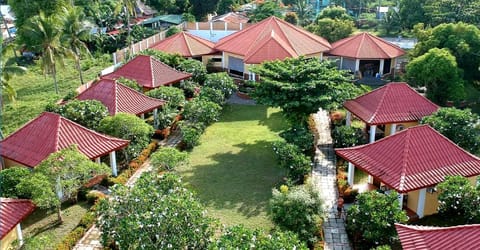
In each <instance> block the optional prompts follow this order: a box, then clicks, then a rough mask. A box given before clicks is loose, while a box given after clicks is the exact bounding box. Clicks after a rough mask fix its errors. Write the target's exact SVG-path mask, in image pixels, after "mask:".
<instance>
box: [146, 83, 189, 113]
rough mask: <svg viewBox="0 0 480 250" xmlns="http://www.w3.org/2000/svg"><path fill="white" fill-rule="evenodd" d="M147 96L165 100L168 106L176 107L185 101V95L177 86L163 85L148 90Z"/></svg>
mask: <svg viewBox="0 0 480 250" xmlns="http://www.w3.org/2000/svg"><path fill="white" fill-rule="evenodd" d="M146 95H147V96H150V97H153V98H157V99H161V100H165V101H166V102H167V105H168V106H169V107H170V108H173V109H177V108H178V107H182V106H183V104H184V103H185V95H183V91H182V90H181V89H179V88H175V87H170V86H165V87H161V88H156V89H152V90H150V91H148V92H147V93H146Z"/></svg>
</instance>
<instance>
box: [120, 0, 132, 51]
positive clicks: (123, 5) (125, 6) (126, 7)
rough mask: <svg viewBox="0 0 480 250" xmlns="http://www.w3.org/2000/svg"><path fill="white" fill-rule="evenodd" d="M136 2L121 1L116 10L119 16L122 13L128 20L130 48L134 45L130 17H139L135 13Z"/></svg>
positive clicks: (130, 0) (129, 0)
mask: <svg viewBox="0 0 480 250" xmlns="http://www.w3.org/2000/svg"><path fill="white" fill-rule="evenodd" d="M136 2H137V1H136V0H120V1H119V4H118V5H117V7H116V8H115V13H116V14H119V13H120V12H122V11H123V12H124V13H125V16H126V18H127V32H128V35H127V42H128V46H129V47H130V46H131V45H132V43H133V40H132V38H131V37H130V15H133V16H134V17H137V13H136V12H135V7H136V5H137V3H136Z"/></svg>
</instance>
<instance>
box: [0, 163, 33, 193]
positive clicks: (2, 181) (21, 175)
mask: <svg viewBox="0 0 480 250" xmlns="http://www.w3.org/2000/svg"><path fill="white" fill-rule="evenodd" d="M29 175H30V170H28V169H27V168H25V167H17V166H16V167H10V168H6V169H4V170H2V171H0V194H1V196H2V197H5V198H29V197H25V195H24V194H22V193H21V192H19V191H17V188H16V186H17V185H18V183H20V181H22V180H23V179H25V178H28V177H27V176H29Z"/></svg>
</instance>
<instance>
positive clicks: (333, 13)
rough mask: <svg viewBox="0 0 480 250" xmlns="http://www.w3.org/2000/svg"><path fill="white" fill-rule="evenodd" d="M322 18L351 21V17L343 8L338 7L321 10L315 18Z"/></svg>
mask: <svg viewBox="0 0 480 250" xmlns="http://www.w3.org/2000/svg"><path fill="white" fill-rule="evenodd" d="M323 18H330V19H340V20H350V21H353V17H351V16H350V15H349V14H348V13H347V10H346V9H345V8H342V7H340V6H329V7H327V8H325V9H323V10H322V11H321V12H320V14H318V16H317V18H316V19H317V20H320V19H323Z"/></svg>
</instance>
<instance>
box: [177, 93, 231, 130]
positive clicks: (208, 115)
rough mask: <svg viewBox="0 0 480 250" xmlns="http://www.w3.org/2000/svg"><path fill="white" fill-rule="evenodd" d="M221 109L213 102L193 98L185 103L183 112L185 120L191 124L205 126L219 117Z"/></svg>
mask: <svg viewBox="0 0 480 250" xmlns="http://www.w3.org/2000/svg"><path fill="white" fill-rule="evenodd" d="M221 111H222V107H221V106H220V105H218V104H216V103H214V102H210V101H206V100H204V99H198V98H195V99H194V100H193V101H190V102H187V104H185V108H184V110H183V117H184V118H185V120H187V121H189V122H192V123H202V124H204V125H205V126H208V125H210V124H212V123H213V122H214V121H217V120H218V118H219V117H220V112H221Z"/></svg>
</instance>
